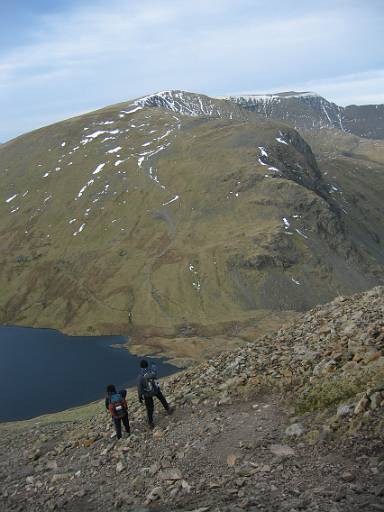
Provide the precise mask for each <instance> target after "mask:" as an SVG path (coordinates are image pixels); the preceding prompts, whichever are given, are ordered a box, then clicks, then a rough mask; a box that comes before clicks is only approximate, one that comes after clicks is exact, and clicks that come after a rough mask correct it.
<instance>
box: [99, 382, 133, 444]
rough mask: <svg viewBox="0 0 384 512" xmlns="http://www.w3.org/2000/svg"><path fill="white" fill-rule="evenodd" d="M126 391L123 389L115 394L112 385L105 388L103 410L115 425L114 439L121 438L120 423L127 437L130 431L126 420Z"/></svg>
mask: <svg viewBox="0 0 384 512" xmlns="http://www.w3.org/2000/svg"><path fill="white" fill-rule="evenodd" d="M126 396H127V391H126V390H125V389H123V390H121V391H119V392H117V391H116V388H115V386H114V385H113V384H109V385H108V386H107V396H106V398H105V408H106V409H107V410H108V411H109V412H110V413H111V415H112V419H113V423H114V425H115V430H116V437H117V439H120V438H121V422H123V425H124V428H125V431H126V432H127V434H128V435H129V434H130V433H131V429H130V426H129V419H128V405H127V401H126V399H125V398H126Z"/></svg>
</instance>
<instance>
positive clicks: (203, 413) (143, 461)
mask: <svg viewBox="0 0 384 512" xmlns="http://www.w3.org/2000/svg"><path fill="white" fill-rule="evenodd" d="M157 410H158V417H157V421H158V426H157V428H156V429H155V431H153V432H150V431H148V430H147V429H146V425H145V418H144V414H143V410H142V409H139V410H138V412H137V413H134V414H132V427H133V435H132V436H131V437H130V438H128V437H124V438H123V439H122V440H120V441H119V442H117V443H116V442H114V441H113V440H111V438H110V434H111V430H110V428H109V421H108V418H107V417H106V416H104V415H102V414H100V415H99V416H98V417H97V418H96V419H95V420H92V421H82V422H80V423H76V422H74V423H65V424H52V425H47V426H39V425H34V426H32V427H29V428H27V429H25V431H22V432H21V433H17V435H16V436H15V433H13V432H12V430H11V429H8V430H4V429H2V430H1V432H0V439H1V441H0V482H1V492H0V510H1V511H4V512H5V511H8V510H13V511H16V510H17V511H24V510H29V511H42V510H44V511H47V510H60V511H65V512H80V511H81V512H82V511H85V512H87V511H104V510H107V509H108V510H119V509H120V510H124V511H130V510H132V511H135V512H136V511H139V510H140V511H141V512H142V511H144V510H154V511H159V512H165V511H173V510H175V511H176V510H177V511H196V512H197V511H199V512H208V511H209V512H229V511H231V512H232V511H236V510H250V511H268V512H272V511H276V512H277V511H289V512H295V511H299V510H308V511H311V512H312V511H319V512H342V511H345V512H347V511H348V512H354V511H356V512H357V511H362V510H364V511H367V512H377V511H381V510H382V511H384V479H383V472H384V449H383V446H381V448H380V446H379V445H377V446H376V449H375V452H374V453H372V443H370V444H369V447H370V448H369V447H368V445H367V446H366V445H365V442H364V437H361V438H360V439H351V440H349V441H348V442H345V443H344V444H340V445H338V444H337V443H335V442H324V443H322V442H318V443H316V444H314V445H311V444H309V443H308V442H307V441H305V440H304V439H305V437H303V436H299V437H298V438H297V439H294V438H289V439H288V438H287V437H286V435H285V429H286V428H287V426H288V425H289V424H290V423H291V422H292V418H290V416H289V411H288V410H287V408H286V406H285V404H284V402H282V401H281V399H280V398H279V397H277V396H267V397H257V399H256V398H255V399H252V400H248V401H236V402H234V403H230V402H229V403H227V404H225V405H218V404H217V403H214V402H209V401H208V402H205V403H204V402H203V403H200V404H194V405H193V404H191V403H188V404H187V405H185V406H184V407H180V408H178V409H177V411H176V412H175V414H174V415H173V416H172V417H168V416H167V415H165V414H164V413H163V412H162V411H160V410H159V406H158V407H157ZM290 420H291V421H290ZM304 428H305V429H308V428H310V425H304ZM138 507H139V508H138ZM140 507H144V508H140Z"/></svg>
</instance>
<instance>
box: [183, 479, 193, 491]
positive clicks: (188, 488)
mask: <svg viewBox="0 0 384 512" xmlns="http://www.w3.org/2000/svg"><path fill="white" fill-rule="evenodd" d="M181 488H182V490H183V492H184V493H186V494H189V493H190V492H191V490H192V486H191V485H189V483H188V482H187V481H186V480H182V481H181Z"/></svg>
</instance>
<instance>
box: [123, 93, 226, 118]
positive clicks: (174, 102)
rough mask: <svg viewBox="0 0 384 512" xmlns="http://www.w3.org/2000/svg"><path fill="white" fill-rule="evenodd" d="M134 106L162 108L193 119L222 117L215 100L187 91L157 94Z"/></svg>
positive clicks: (137, 101)
mask: <svg viewBox="0 0 384 512" xmlns="http://www.w3.org/2000/svg"><path fill="white" fill-rule="evenodd" d="M133 105H136V106H138V107H139V106H140V107H162V108H166V109H168V110H171V111H172V112H176V113H180V114H184V115H187V116H192V117H198V116H201V115H203V116H214V117H220V116H221V115H222V113H221V112H220V110H219V108H218V107H217V105H215V98H212V97H209V96H206V95H204V94H197V93H189V92H187V91H177V90H170V91H161V92H157V93H155V94H150V95H148V96H143V97H142V98H138V99H136V100H135V101H134V102H133Z"/></svg>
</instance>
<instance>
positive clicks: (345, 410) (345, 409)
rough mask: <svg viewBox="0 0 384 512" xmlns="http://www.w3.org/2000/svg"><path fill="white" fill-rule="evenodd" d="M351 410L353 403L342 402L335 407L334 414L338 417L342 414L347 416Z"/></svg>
mask: <svg viewBox="0 0 384 512" xmlns="http://www.w3.org/2000/svg"><path fill="white" fill-rule="evenodd" d="M352 412H353V405H348V404H342V405H339V407H338V408H337V413H336V416H338V417H339V418H340V417H343V416H348V415H349V414H351V413H352Z"/></svg>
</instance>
